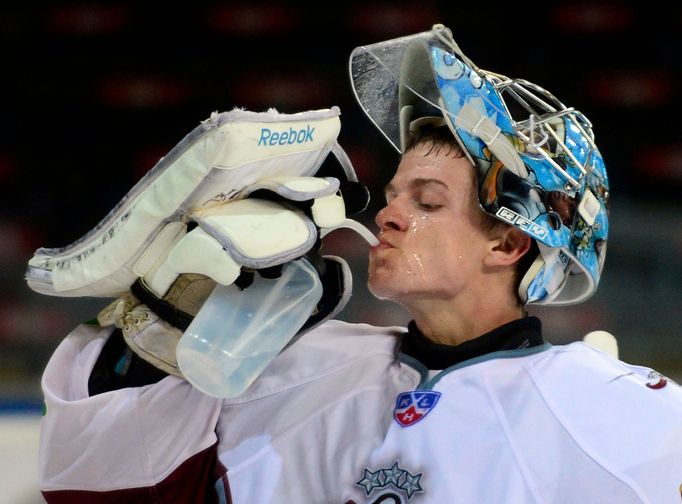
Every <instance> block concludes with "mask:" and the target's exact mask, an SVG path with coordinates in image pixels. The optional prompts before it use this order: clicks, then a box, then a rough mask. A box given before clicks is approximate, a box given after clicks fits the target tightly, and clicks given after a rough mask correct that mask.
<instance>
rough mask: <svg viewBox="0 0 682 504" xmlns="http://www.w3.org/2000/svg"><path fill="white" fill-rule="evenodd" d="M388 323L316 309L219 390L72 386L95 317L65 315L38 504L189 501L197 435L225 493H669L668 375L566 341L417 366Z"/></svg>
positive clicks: (672, 476) (90, 351)
mask: <svg viewBox="0 0 682 504" xmlns="http://www.w3.org/2000/svg"><path fill="white" fill-rule="evenodd" d="M403 332H404V329H403V328H397V327H396V328H377V327H372V326H368V325H362V324H347V323H343V322H339V321H330V322H327V323H325V324H323V325H322V326H320V327H319V328H317V329H316V330H314V331H312V332H310V333H308V334H306V335H304V336H303V337H302V338H300V339H299V340H298V341H297V342H296V344H294V345H292V346H291V347H290V348H289V349H288V350H287V351H285V352H284V353H282V354H281V355H280V356H278V357H277V359H275V360H274V361H273V362H272V363H271V365H270V366H269V367H268V368H267V369H266V371H265V373H264V374H263V375H262V376H261V377H259V379H258V380H257V381H256V382H255V383H254V384H253V385H252V386H251V387H250V388H249V389H248V390H247V391H246V392H245V393H244V394H242V395H241V396H240V397H238V398H235V399H229V400H223V401H221V400H218V399H214V398H211V397H208V396H205V395H203V394H201V393H200V392H198V391H197V390H195V389H193V388H192V387H191V386H190V385H189V384H188V383H186V382H184V381H182V380H180V379H178V378H175V377H172V376H169V377H167V378H164V379H163V380H161V381H160V382H158V383H156V384H153V385H148V386H145V387H140V388H125V389H121V390H116V391H112V392H107V393H103V394H99V395H97V396H94V397H88V393H87V382H88V377H89V375H90V371H91V370H92V366H93V365H94V363H95V361H96V359H97V356H98V354H99V352H100V350H101V348H102V346H103V344H104V342H105V340H106V338H107V337H108V336H109V334H110V330H109V329H101V328H99V327H96V326H85V325H84V326H80V327H79V328H77V329H76V330H75V331H74V332H73V333H72V334H70V335H69V336H68V337H67V338H66V339H65V340H64V341H63V342H62V343H61V345H60V346H59V347H58V349H57V350H56V352H55V354H54V355H53V357H52V359H51V361H50V363H49V364H48V366H47V368H46V370H45V374H44V377H43V389H44V393H45V400H46V405H47V413H46V416H45V417H44V419H43V426H42V436H41V452H40V484H41V488H42V490H43V492H44V494H45V496H46V497H47V499H48V501H50V502H80V501H79V500H78V498H76V497H79V496H80V497H81V498H83V499H82V500H81V501H82V502H86V501H87V502H98V499H97V497H98V496H99V497H103V496H107V499H108V500H105V499H102V500H101V501H102V502H104V501H106V502H113V500H112V499H113V497H115V496H116V495H117V494H120V496H121V500H122V501H126V502H130V500H129V498H130V496H131V495H137V496H141V495H144V496H146V497H145V498H146V499H147V500H144V502H203V501H204V499H203V497H202V498H201V499H197V500H191V498H187V497H180V496H181V495H182V488H183V486H182V483H177V481H180V482H181V481H183V479H182V477H184V478H185V479H184V481H185V483H186V484H185V486H184V488H185V489H187V488H190V487H191V485H189V484H188V482H189V481H191V479H187V478H191V476H188V474H195V475H200V474H203V476H201V477H206V474H207V471H205V470H204V471H203V472H202V471H201V470H198V471H195V472H194V473H192V472H191V471H187V470H186V469H187V468H188V467H189V466H191V465H192V463H191V462H192V461H193V460H197V454H201V453H205V452H206V450H207V449H209V448H211V447H213V449H214V450H215V451H216V453H217V457H218V459H219V460H218V461H215V463H216V465H217V466H219V467H223V466H224V468H226V470H227V471H226V474H223V475H222V478H220V477H219V478H218V479H217V480H216V481H217V484H216V486H215V488H216V489H217V491H218V496H219V499H220V500H222V501H223V502H226V503H234V504H265V503H296V504H299V503H325V504H326V503H330V504H331V503H333V504H350V503H356V504H359V503H380V502H381V503H393V504H395V503H403V504H405V503H408V502H409V503H416V504H421V503H445V502H447V503H477V504H480V503H491V504H493V503H494V504H501V503H552V504H557V503H567V504H568V503H571V504H574V503H581V504H586V503H595V504H596V503H599V504H604V503H618V504H625V503H651V504H665V503H676V504H679V502H680V500H681V495H680V492H681V486H682V390H681V389H680V387H678V386H677V385H676V384H675V383H673V382H671V381H670V380H667V379H666V378H664V377H662V376H660V375H657V374H656V373H654V372H653V371H651V370H650V369H647V368H642V367H638V366H632V365H628V364H625V363H622V362H620V361H617V360H615V359H613V358H611V357H610V356H608V355H606V354H603V353H601V352H599V351H597V350H594V349H592V348H590V347H588V346H586V345H584V344H582V343H573V344H570V345H567V346H551V345H549V344H544V345H542V346H538V347H532V348H527V349H522V350H511V351H502V352H494V353H491V354H487V355H485V356H482V357H479V358H476V359H471V360H469V361H465V362H462V363H460V364H458V365H456V366H453V367H452V368H449V369H446V370H444V371H442V372H439V373H435V374H434V373H431V375H432V376H431V377H429V373H428V371H427V370H426V369H425V368H424V367H423V366H422V365H421V364H420V363H418V362H417V361H415V360H414V359H412V358H409V357H406V356H402V355H401V354H399V352H398V348H399V347H398V342H399V338H400V335H401V334H402V333H403ZM195 467H196V464H195ZM183 474H184V476H182V475H183ZM181 476H182V477H181ZM195 477H199V476H195ZM169 481H171V482H176V483H173V485H175V486H172V485H171V486H170V488H175V490H169V485H166V486H165V487H163V483H164V482H169ZM221 482H222V484H221ZM162 487H163V489H161V488H162ZM135 489H137V490H142V489H144V492H146V493H139V492H138V493H137V494H135V493H134V491H135ZM159 489H161V490H159ZM169 492H171V493H169ZM172 492H176V493H175V494H173V493H172ZM74 496H75V497H74ZM126 496H127V497H126ZM85 497H87V499H85ZM67 498H68V499H69V500H67ZM126 498H128V500H125V499H126ZM139 498H142V497H139ZM164 499H165V500H164ZM174 499H177V500H174ZM183 499H185V500H183ZM187 499H189V500H187Z"/></svg>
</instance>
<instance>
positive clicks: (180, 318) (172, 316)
mask: <svg viewBox="0 0 682 504" xmlns="http://www.w3.org/2000/svg"><path fill="white" fill-rule="evenodd" d="M130 291H131V292H132V293H133V295H134V296H135V297H136V298H137V299H139V300H140V301H141V302H142V303H143V304H146V305H147V306H148V307H149V308H151V310H152V311H153V312H154V313H156V314H157V315H158V316H159V317H160V318H161V319H162V320H164V321H166V322H168V323H169V324H170V325H172V326H173V327H176V328H177V329H180V330H181V331H184V330H185V329H187V328H188V327H189V324H190V323H191V322H192V319H193V318H194V317H192V316H191V315H189V314H188V313H185V312H183V311H181V310H178V309H177V308H176V307H174V306H173V305H172V304H170V303H168V302H166V301H164V300H163V299H159V298H158V297H156V294H154V293H153V292H152V291H151V290H150V289H149V287H147V286H146V285H145V283H144V280H142V279H141V278H138V279H137V280H136V281H135V283H134V284H133V285H131V286H130Z"/></svg>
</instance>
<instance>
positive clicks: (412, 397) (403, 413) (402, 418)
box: [393, 390, 440, 427]
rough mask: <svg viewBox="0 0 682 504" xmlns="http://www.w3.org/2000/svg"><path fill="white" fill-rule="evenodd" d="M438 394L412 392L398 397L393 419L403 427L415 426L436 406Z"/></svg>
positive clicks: (426, 391)
mask: <svg viewBox="0 0 682 504" xmlns="http://www.w3.org/2000/svg"><path fill="white" fill-rule="evenodd" d="M439 397H440V392H434V391H433V390H412V391H410V392H403V393H402V394H400V395H399V396H398V399H397V400H396V404H395V410H393V418H395V421H396V422H398V423H399V424H400V425H402V426H403V427H409V426H410V425H413V424H416V423H417V422H418V421H419V420H421V419H422V418H424V417H425V416H426V415H428V414H429V412H430V411H431V410H432V409H433V408H434V407H435V406H436V403H437V402H438V398H439Z"/></svg>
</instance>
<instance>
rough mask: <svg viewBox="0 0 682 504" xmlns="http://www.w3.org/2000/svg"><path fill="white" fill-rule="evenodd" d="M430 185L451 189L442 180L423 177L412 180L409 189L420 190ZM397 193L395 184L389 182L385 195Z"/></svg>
mask: <svg viewBox="0 0 682 504" xmlns="http://www.w3.org/2000/svg"><path fill="white" fill-rule="evenodd" d="M430 184H436V185H438V186H441V187H443V188H445V189H450V188H449V187H448V185H447V184H446V183H445V182H443V181H442V180H439V179H434V178H422V177H419V178H415V179H412V180H410V182H409V183H408V184H407V187H408V188H409V189H420V188H422V187H424V186H427V185H430ZM395 192H396V190H395V185H394V184H393V182H389V183H388V184H386V187H384V194H395Z"/></svg>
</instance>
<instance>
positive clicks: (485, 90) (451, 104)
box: [350, 25, 609, 305]
mask: <svg viewBox="0 0 682 504" xmlns="http://www.w3.org/2000/svg"><path fill="white" fill-rule="evenodd" d="M350 73H351V80H352V85H353V90H354V92H355V96H356V98H357V100H358V102H359V103H360V105H361V106H362V108H363V109H364V111H365V113H366V114H367V115H368V117H369V118H370V119H371V121H372V122H373V123H374V124H375V125H376V126H377V127H378V128H379V130H380V131H381V132H382V133H383V134H384V135H385V136H386V138H387V139H388V141H389V142H390V143H391V144H392V145H393V147H394V148H395V149H396V150H398V152H401V153H402V152H403V151H404V149H405V147H406V145H407V144H409V142H410V139H411V138H412V137H413V136H414V135H415V133H417V132H418V130H419V128H420V126H421V125H423V124H425V123H430V124H436V125H447V126H448V127H449V129H450V130H451V131H452V133H453V135H454V137H455V138H456V140H457V141H458V143H459V144H460V145H461V146H462V148H463V151H464V153H465V155H466V156H467V157H468V158H469V160H470V161H471V162H472V163H473V165H474V166H475V167H476V170H477V174H478V192H479V193H478V196H479V202H480V205H481V208H482V209H483V210H484V211H485V212H487V213H488V214H490V215H493V216H495V217H496V218H497V219H499V220H501V221H503V222H506V223H508V224H511V225H513V226H515V227H517V228H519V229H521V230H522V231H524V232H525V233H527V234H528V235H529V236H531V237H532V238H533V239H535V241H536V242H537V244H538V248H539V250H540V253H539V255H538V257H537V259H536V260H535V262H534V263H533V264H532V265H531V267H530V268H529V269H528V271H527V272H526V274H525V276H524V277H523V279H522V281H521V284H520V286H519V296H520V298H521V299H522V301H524V302H525V303H526V304H531V303H534V304H554V305H559V304H574V303H578V302H581V301H583V300H585V299H587V298H588V297H589V296H590V295H592V294H593V293H594V292H595V290H596V288H597V284H598V282H599V277H600V274H601V271H602V268H603V264H604V256H605V253H606V239H607V234H608V216H607V202H608V191H609V189H608V187H609V186H608V179H607V175H606V169H605V167H604V162H603V159H602V157H601V154H600V153H599V150H598V149H597V146H596V145H595V143H594V134H593V132H592V125H591V124H590V122H589V121H588V120H587V118H586V117H585V116H584V115H583V114H581V113H580V112H578V111H577V110H575V109H573V108H570V107H566V106H565V105H563V104H562V103H561V102H560V101H559V100H557V99H556V98H555V97H554V96H553V95H552V94H550V93H549V92H547V91H546V90H544V89H542V88H541V87H540V86H537V85H535V84H533V83H531V82H528V81H526V80H522V79H510V78H508V77H505V76H503V75H499V74H496V73H493V72H489V71H485V70H481V69H480V68H478V67H477V66H476V65H474V64H473V63H472V62H471V60H469V58H467V57H466V56H465V55H464V54H463V53H462V51H461V50H460V49H459V47H458V45H457V44H456V43H455V41H454V40H453V38H452V34H451V32H450V30H449V29H447V28H445V27H443V26H442V25H435V26H434V27H433V29H432V30H431V31H428V32H423V33H419V34H416V35H412V36H408V37H402V38H398V39H394V40H389V41H386V42H380V43H377V44H373V45H368V46H362V47H358V48H356V49H355V50H354V51H353V53H352V54H351V58H350Z"/></svg>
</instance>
